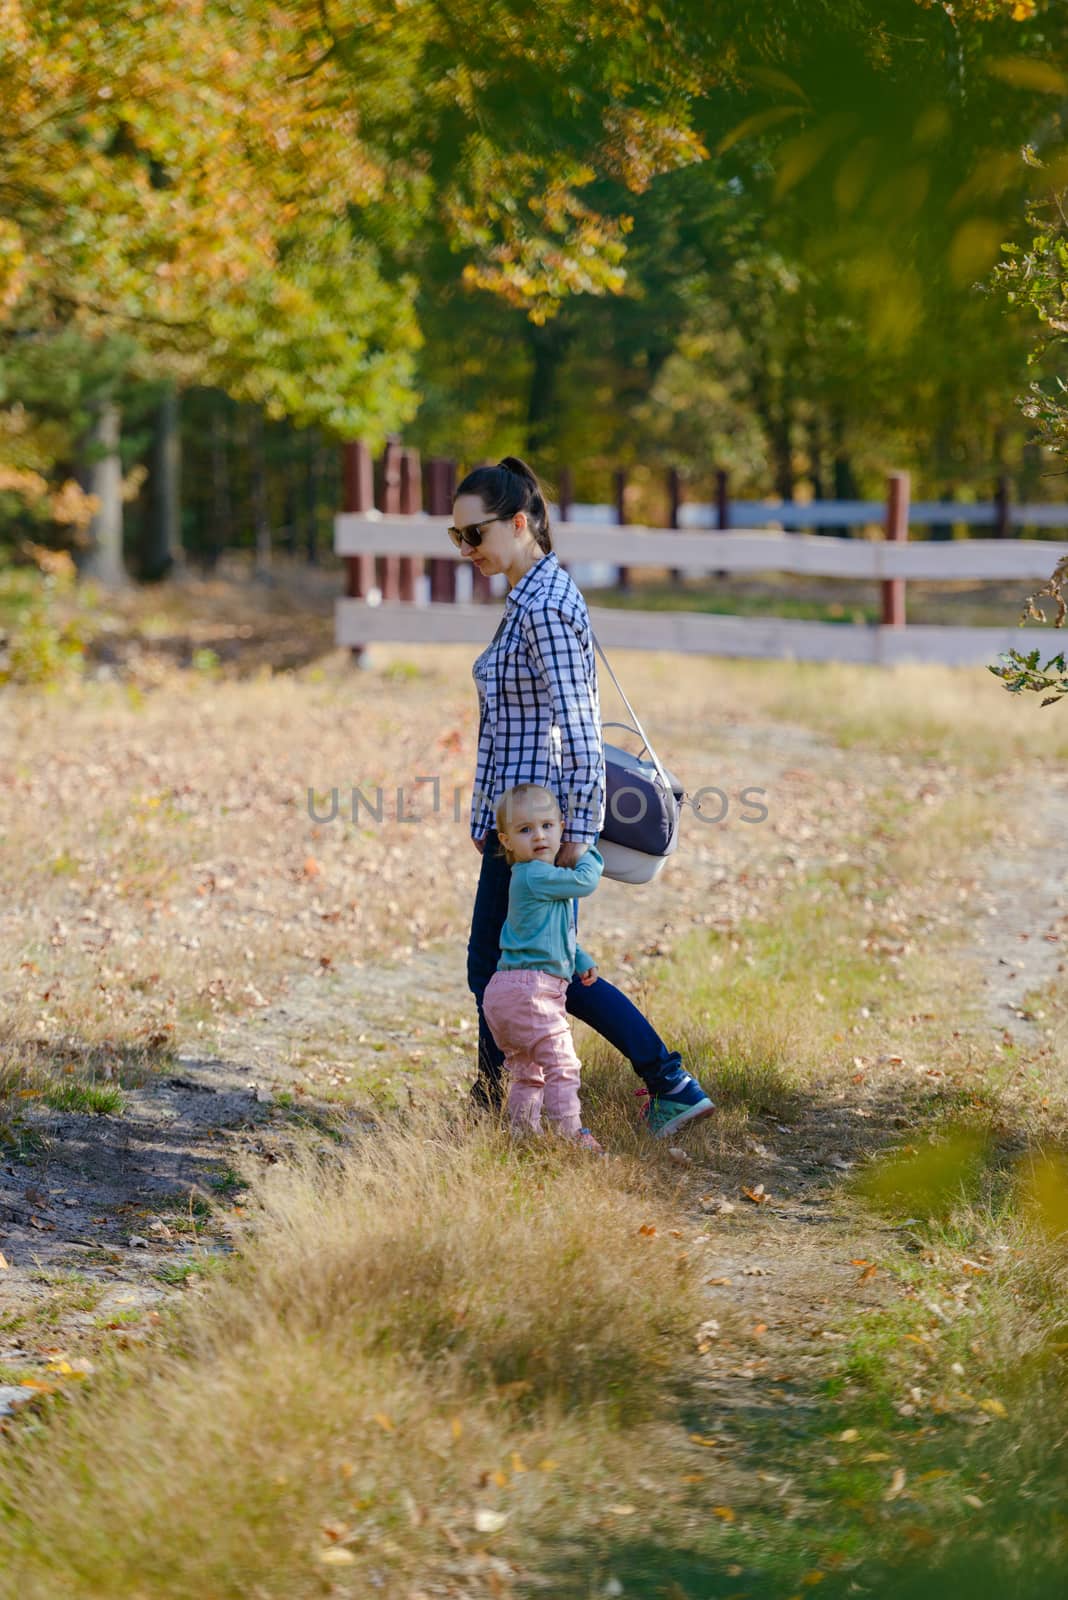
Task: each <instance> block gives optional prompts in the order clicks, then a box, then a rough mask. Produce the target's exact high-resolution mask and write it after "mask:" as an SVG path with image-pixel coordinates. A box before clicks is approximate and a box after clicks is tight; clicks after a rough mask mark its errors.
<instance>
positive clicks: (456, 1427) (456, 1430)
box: [452, 1417, 464, 1439]
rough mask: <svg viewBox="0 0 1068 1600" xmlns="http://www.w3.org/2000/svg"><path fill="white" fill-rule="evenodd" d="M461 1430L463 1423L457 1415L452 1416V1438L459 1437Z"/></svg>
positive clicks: (462, 1429)
mask: <svg viewBox="0 0 1068 1600" xmlns="http://www.w3.org/2000/svg"><path fill="white" fill-rule="evenodd" d="M463 1431H464V1425H463V1423H462V1422H461V1421H460V1419H459V1417H453V1419H452V1436H453V1438H454V1439H459V1438H460V1437H461V1436H462V1434H463Z"/></svg>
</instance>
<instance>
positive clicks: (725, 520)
mask: <svg viewBox="0 0 1068 1600" xmlns="http://www.w3.org/2000/svg"><path fill="white" fill-rule="evenodd" d="M730 525H731V502H730V488H729V480H728V478H727V474H726V473H725V472H717V473H716V527H717V528H718V529H719V531H720V532H721V533H725V532H726V531H727V529H728V528H729V527H730Z"/></svg>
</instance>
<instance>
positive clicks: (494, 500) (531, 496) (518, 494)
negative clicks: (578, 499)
mask: <svg viewBox="0 0 1068 1600" xmlns="http://www.w3.org/2000/svg"><path fill="white" fill-rule="evenodd" d="M462 494H477V495H479V496H480V497H481V499H482V503H483V505H484V506H485V507H486V510H487V511H488V512H489V513H490V514H491V515H492V516H494V517H500V518H501V519H502V520H507V518H509V517H514V516H515V514H516V512H517V511H525V512H526V514H527V521H528V522H529V524H530V531H531V533H532V534H533V535H534V537H535V539H536V540H537V542H538V544H539V545H540V546H541V548H542V549H543V550H544V551H545V554H546V555H548V554H549V552H550V551H551V550H552V547H553V541H552V535H551V533H550V531H549V508H548V506H547V505H546V504H545V496H544V494H543V493H542V490H541V484H540V483H539V482H538V480H537V477H536V476H535V474H534V472H533V469H532V468H530V467H528V466H527V464H526V462H525V461H520V459H519V457H518V456H505V457H504V459H503V460H502V461H498V463H497V465H496V466H495V467H476V468H475V470H474V472H469V473H468V474H467V477H466V478H465V479H464V481H463V483H461V484H460V487H459V488H458V489H457V491H456V493H455V495H454V496H453V499H459V497H460V495H462Z"/></svg>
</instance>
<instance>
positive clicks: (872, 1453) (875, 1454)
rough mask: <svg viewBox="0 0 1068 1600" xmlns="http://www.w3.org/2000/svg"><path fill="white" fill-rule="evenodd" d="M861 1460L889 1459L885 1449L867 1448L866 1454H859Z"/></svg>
mask: <svg viewBox="0 0 1068 1600" xmlns="http://www.w3.org/2000/svg"><path fill="white" fill-rule="evenodd" d="M860 1459H861V1460H862V1461H889V1460H890V1457H889V1455H888V1454H887V1452H886V1451H885V1450H869V1451H868V1453H867V1455H866V1456H861V1458H860Z"/></svg>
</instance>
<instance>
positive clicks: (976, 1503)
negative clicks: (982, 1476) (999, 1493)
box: [964, 1494, 985, 1511]
mask: <svg viewBox="0 0 1068 1600" xmlns="http://www.w3.org/2000/svg"><path fill="white" fill-rule="evenodd" d="M964 1504H965V1505H966V1506H973V1507H974V1508H975V1510H976V1511H982V1509H983V1506H984V1504H985V1501H982V1500H980V1498H979V1496H978V1495H977V1494H966V1495H965V1496H964Z"/></svg>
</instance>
